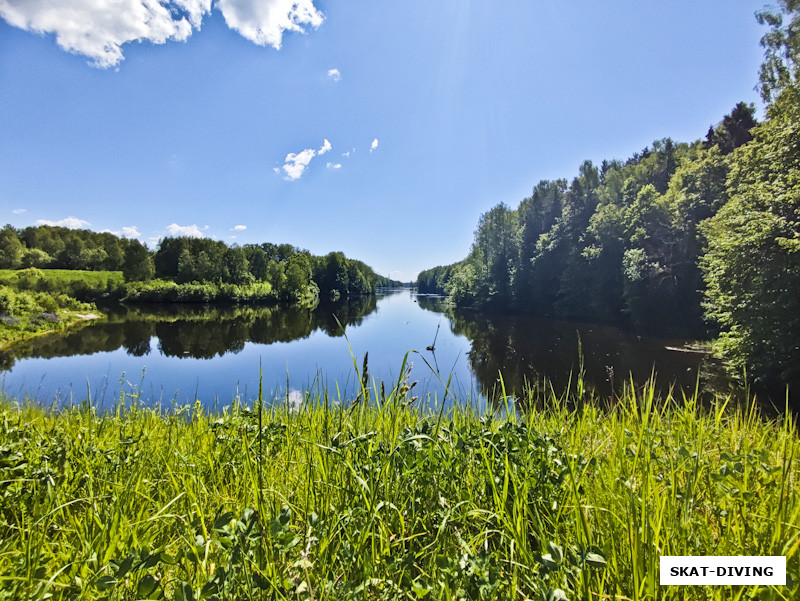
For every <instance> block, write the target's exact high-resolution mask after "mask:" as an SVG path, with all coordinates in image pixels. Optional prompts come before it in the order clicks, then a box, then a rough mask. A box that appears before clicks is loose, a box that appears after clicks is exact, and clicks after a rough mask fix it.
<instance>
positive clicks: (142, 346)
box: [0, 289, 731, 409]
mask: <svg viewBox="0 0 800 601" xmlns="http://www.w3.org/2000/svg"><path fill="white" fill-rule="evenodd" d="M434 339H435V344H434ZM429 346H435V350H434V351H430V350H426V348H427V347H429ZM367 353H368V362H367V364H368V374H369V379H370V381H371V382H380V381H383V382H384V383H385V386H386V388H387V390H388V389H390V388H391V387H392V386H393V385H394V384H396V383H397V382H398V381H400V380H402V379H403V378H404V377H405V375H408V382H409V383H412V382H417V384H416V386H415V387H414V393H415V394H417V395H418V396H419V397H420V400H419V401H418V402H427V403H429V404H434V403H437V402H441V401H442V400H443V399H444V398H445V393H446V395H447V398H448V399H452V398H453V395H455V396H456V397H457V398H458V399H459V400H461V401H464V400H466V399H468V398H469V399H470V400H471V401H473V402H475V403H478V404H484V403H485V402H486V400H487V399H492V400H494V399H496V398H497V397H499V396H501V395H502V392H503V390H504V391H505V393H506V394H508V395H511V396H513V395H516V394H518V393H519V392H520V391H521V390H522V389H523V388H524V387H525V386H526V385H531V384H537V383H538V384H540V383H541V382H542V381H543V379H544V378H547V379H548V380H549V381H550V382H552V385H553V387H554V389H555V390H557V391H561V390H563V389H564V388H565V387H566V386H568V385H569V383H570V381H572V382H573V383H574V382H575V378H576V377H577V374H578V373H579V371H581V369H582V370H583V373H584V380H585V381H586V383H587V385H589V386H591V387H594V388H595V389H596V390H597V391H598V393H599V394H600V395H601V396H611V391H612V390H613V389H617V390H619V388H620V387H621V386H622V385H623V384H624V383H625V382H628V381H630V380H631V379H632V380H633V382H635V383H637V384H641V383H643V382H646V381H647V380H648V378H650V377H651V376H652V375H654V376H655V379H656V382H657V384H658V386H659V387H660V388H662V389H666V388H668V387H670V386H675V387H677V388H682V389H684V390H687V391H692V390H694V388H695V386H696V385H699V386H700V387H701V388H703V389H705V390H708V389H714V390H724V389H726V388H729V387H730V385H731V384H730V382H729V381H728V380H727V379H726V377H725V376H724V373H723V370H722V367H721V365H720V363H719V362H718V361H717V360H715V359H713V358H712V357H710V356H709V355H708V354H707V353H705V352H702V351H699V350H697V349H694V348H692V347H691V345H690V344H689V342H688V341H685V340H671V339H670V340H666V339H659V338H652V337H646V336H640V335H637V334H635V333H631V332H625V331H622V330H620V329H618V328H615V327H611V326H599V325H587V324H580V323H573V322H567V321H557V320H552V319H546V318H536V317H531V316H513V315H487V314H481V313H476V312H469V311H453V310H449V311H448V310H446V308H445V305H444V302H443V299H441V298H437V297H431V296H425V295H417V294H416V293H415V292H414V291H411V290H408V289H404V290H399V291H387V292H383V293H380V294H378V295H376V296H372V297H366V298H359V299H354V300H350V301H345V302H342V303H339V304H336V305H320V306H318V307H316V308H314V309H309V308H298V307H268V308H264V307H261V308H253V307H218V306H214V307H207V306H191V305H189V306H187V305H181V306H176V305H170V306H136V307H122V308H118V309H115V310H113V311H111V312H110V313H109V314H108V317H107V318H105V319H102V320H98V321H96V322H92V323H87V324H86V325H84V326H82V327H80V328H79V329H75V330H72V331H70V332H68V333H67V334H65V335H61V336H55V337H50V338H46V339H40V340H35V341H32V342H29V343H26V344H24V345H21V346H19V347H17V348H15V349H14V350H13V352H12V353H5V354H2V355H0V370H2V371H1V372H0V380H1V382H0V383H1V384H2V386H3V388H4V390H5V392H6V394H8V395H10V396H12V397H14V398H24V397H28V398H31V399H34V400H36V401H38V402H40V403H45V404H53V403H55V404H64V403H79V402H81V401H82V400H84V399H86V398H87V397H88V396H91V399H92V402H93V403H95V404H97V405H99V406H101V407H109V406H111V405H113V404H114V403H115V402H116V401H117V400H118V399H119V398H121V396H122V395H126V397H125V398H126V400H129V399H132V398H136V399H139V400H141V401H142V402H145V403H148V404H152V403H158V402H160V403H161V404H162V405H168V404H171V403H175V404H178V405H183V404H186V403H191V402H193V401H194V400H195V398H197V399H199V400H200V401H201V403H203V404H204V405H205V406H206V407H208V408H209V409H219V408H221V407H223V406H225V405H228V404H230V403H231V402H232V401H233V399H236V398H237V397H238V399H239V400H240V401H243V402H251V401H252V399H253V398H255V397H257V394H258V388H259V373H261V374H262V383H263V390H264V393H263V394H264V397H265V398H267V399H278V400H280V401H281V402H285V401H287V400H288V401H289V402H291V403H296V402H298V400H299V399H300V398H301V395H302V391H319V390H321V389H322V388H323V387H326V388H327V390H328V393H329V395H330V396H332V397H333V398H334V399H338V398H340V399H342V400H344V401H347V400H349V399H352V398H354V397H355V396H356V394H357V391H358V389H359V384H358V376H357V375H356V369H355V365H354V363H355V364H357V365H358V369H359V370H361V368H362V365H363V361H364V356H365V354H367ZM580 357H582V358H583V359H582V362H581V361H580V359H579V358H580ZM404 358H407V363H408V365H410V366H411V367H410V374H403V373H401V369H402V366H403V361H404ZM501 374H502V376H501ZM448 382H449V386H447V384H448ZM446 388H447V390H446ZM445 400H446V399H445Z"/></svg>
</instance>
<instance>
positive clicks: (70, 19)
mask: <svg viewBox="0 0 800 601" xmlns="http://www.w3.org/2000/svg"><path fill="white" fill-rule="evenodd" d="M211 5H212V0H115V1H114V2H107V1H103V0H59V1H58V2H54V1H53V0H0V17H2V18H3V19H5V20H6V21H7V22H8V23H10V24H11V25H13V26H15V27H19V28H21V29H25V30H28V31H33V32H36V33H40V34H54V35H55V39H56V43H57V44H58V45H59V46H60V47H61V48H63V49H64V50H66V51H68V52H72V53H75V54H82V55H84V56H87V57H88V58H90V59H91V60H92V63H93V64H94V65H95V66H97V67H102V68H107V67H114V66H116V65H118V64H119V63H120V61H122V60H124V56H123V52H122V46H123V45H125V44H127V43H129V42H133V41H140V42H141V41H148V42H151V43H153V44H164V43H166V42H167V41H170V40H174V41H183V40H186V39H187V38H189V36H190V35H191V34H192V31H193V30H195V29H199V28H200V25H201V22H202V20H203V18H204V17H205V16H206V15H207V14H209V13H210V12H211ZM215 6H216V8H217V9H219V11H220V12H221V13H222V16H223V17H224V18H225V22H226V23H227V24H228V27H230V28H231V29H234V30H236V31H238V32H239V33H240V34H241V35H242V36H244V37H245V38H247V39H248V40H250V41H251V42H253V43H255V44H259V45H261V46H267V45H269V46H272V47H274V48H276V49H279V48H280V47H281V43H282V40H283V32H284V31H298V32H304V31H305V28H306V27H307V26H310V27H314V28H316V27H319V26H320V25H321V24H322V20H323V15H322V13H321V12H319V11H318V10H317V9H316V7H315V6H314V0H216V3H215Z"/></svg>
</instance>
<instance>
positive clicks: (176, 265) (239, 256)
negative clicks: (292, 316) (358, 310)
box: [0, 225, 399, 301]
mask: <svg viewBox="0 0 800 601" xmlns="http://www.w3.org/2000/svg"><path fill="white" fill-rule="evenodd" d="M0 269H66V270H89V271H121V272H122V274H123V276H124V279H125V281H126V282H128V283H129V284H131V285H129V286H128V287H123V294H125V295H126V297H127V298H128V300H139V301H147V300H168V301H174V300H215V299H218V298H220V297H222V298H224V299H227V300H237V298H239V297H241V292H242V290H245V291H257V293H256V294H254V295H251V297H247V298H262V297H263V298H267V297H269V298H274V299H279V300H300V299H304V298H315V297H317V296H319V297H320V298H323V299H330V300H336V299H338V298H341V297H347V296H359V295H365V294H371V293H372V292H374V291H375V289H376V288H377V287H382V286H391V285H399V282H395V281H393V280H390V279H388V278H385V277H383V276H380V275H378V274H377V273H375V272H374V271H373V270H372V268H371V267H369V266H368V265H366V264H365V263H363V262H361V261H357V260H353V259H348V258H347V257H345V256H344V254H342V253H341V252H332V253H329V254H327V255H325V256H315V255H312V254H311V253H309V252H308V251H305V250H301V249H299V248H296V247H294V246H292V245H290V244H272V243H268V242H267V243H263V244H247V245H245V246H241V247H240V246H236V245H234V246H228V245H227V244H225V243H224V242H220V241H216V240H212V239H209V238H164V239H162V240H161V242H160V243H159V245H158V248H157V249H156V250H155V251H154V252H151V251H149V250H148V249H147V248H146V247H145V246H144V245H143V244H141V243H140V242H139V241H138V240H128V239H124V238H119V237H117V236H115V235H114V234H111V233H108V232H105V233H98V232H93V231H90V230H74V229H68V228H64V227H54V226H47V225H42V226H36V227H26V228H23V229H20V230H17V229H14V228H13V227H11V226H6V227H5V228H3V229H2V230H0ZM34 273H35V272H34ZM236 294H239V297H237V296H236Z"/></svg>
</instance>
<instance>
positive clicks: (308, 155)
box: [275, 140, 332, 182]
mask: <svg viewBox="0 0 800 601" xmlns="http://www.w3.org/2000/svg"><path fill="white" fill-rule="evenodd" d="M331 148H332V146H331V143H330V142H328V140H323V142H322V147H321V148H320V149H319V150H314V149H313V148H306V149H305V150H302V151H300V152H298V153H294V152H290V153H289V154H287V155H286V158H285V159H284V161H283V167H282V169H283V172H284V173H285V174H286V175H285V176H284V178H283V179H285V180H287V181H290V182H291V181H294V180H296V179H300V176H301V175H303V172H304V171H305V170H306V167H308V164H309V163H310V162H311V159H313V158H314V157H315V156H317V155H318V154H320V155H321V154H325V153H326V152H328V151H329V150H330V149H331ZM275 173H278V170H277V169H275Z"/></svg>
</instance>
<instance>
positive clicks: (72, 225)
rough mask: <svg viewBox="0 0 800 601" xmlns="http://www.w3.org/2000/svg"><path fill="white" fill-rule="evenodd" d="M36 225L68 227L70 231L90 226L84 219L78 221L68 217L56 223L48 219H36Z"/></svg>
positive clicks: (75, 218)
mask: <svg viewBox="0 0 800 601" xmlns="http://www.w3.org/2000/svg"><path fill="white" fill-rule="evenodd" d="M36 225H53V226H57V227H68V228H69V229H71V230H79V229H81V228H84V227H87V226H89V225H92V224H91V223H89V222H88V221H86V220H85V219H78V218H77V217H73V216H72V215H70V216H69V217H65V218H64V219H59V220H58V221H50V220H49V219H37V220H36Z"/></svg>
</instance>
